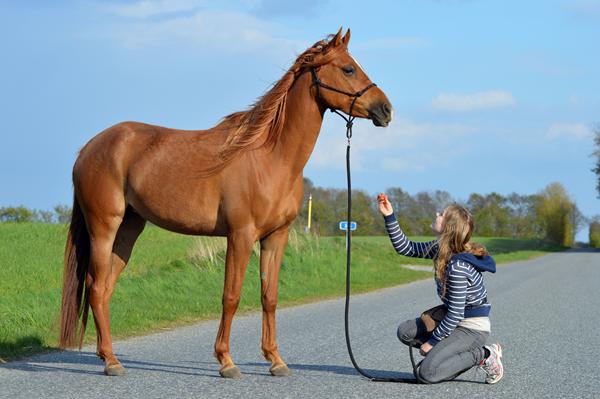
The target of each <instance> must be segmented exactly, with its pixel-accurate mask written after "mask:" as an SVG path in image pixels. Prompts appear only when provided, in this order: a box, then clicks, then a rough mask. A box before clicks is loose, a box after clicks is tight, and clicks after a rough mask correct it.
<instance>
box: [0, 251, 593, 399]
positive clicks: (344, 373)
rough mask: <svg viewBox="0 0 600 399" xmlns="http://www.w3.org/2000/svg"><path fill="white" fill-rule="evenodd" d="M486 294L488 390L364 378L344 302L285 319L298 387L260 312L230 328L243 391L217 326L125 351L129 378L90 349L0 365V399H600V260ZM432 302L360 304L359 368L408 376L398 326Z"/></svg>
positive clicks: (495, 285)
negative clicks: (263, 328)
mask: <svg viewBox="0 0 600 399" xmlns="http://www.w3.org/2000/svg"><path fill="white" fill-rule="evenodd" d="M340 264H342V262H340ZM355 267H356V266H355ZM307 284H310V282H307ZM486 284H487V288H488V291H489V298H490V302H491V303H492V306H493V309H492V329H493V331H492V337H491V341H492V342H495V341H499V342H501V343H502V346H503V348H504V363H505V377H504V379H503V380H502V381H501V382H500V383H499V384H498V385H495V386H488V385H485V384H483V383H482V381H483V379H484V375H483V373H482V372H480V371H475V370H472V371H469V372H467V373H466V374H464V375H463V376H461V377H459V379H460V381H453V382H450V383H443V384H438V385H430V386H422V385H406V384H393V383H374V382H369V381H367V380H365V379H364V378H362V377H360V376H359V375H358V374H357V373H356V372H355V370H354V368H353V367H352V365H351V363H350V360H349V358H348V354H347V352H346V345H345V341H344V327H343V326H344V320H343V313H344V312H343V310H344V302H343V300H342V299H339V300H330V301H325V302H321V303H315V304H309V305H303V306H297V307H293V308H288V309H282V310H280V311H279V312H278V325H279V346H280V349H281V352H282V355H283V357H284V359H285V360H286V361H287V362H288V364H289V366H290V368H291V369H292V371H293V373H294V375H293V376H292V377H289V378H275V377H271V376H270V375H269V371H268V364H267V362H266V361H265V360H264V359H263V358H262V356H261V354H260V348H259V345H260V343H259V341H260V317H261V315H260V313H254V314H251V315H248V316H243V317H237V318H236V319H234V323H233V333H232V354H233V357H234V360H235V361H236V362H237V365H238V366H239V367H240V369H241V371H242V372H243V373H244V379H242V380H239V381H232V380H224V379H222V378H221V377H219V374H218V365H217V363H216V361H214V360H213V358H212V352H213V343H214V339H215V335H216V332H217V328H218V322H217V321H210V322H204V323H200V324H197V325H194V326H190V327H186V328H181V329H178V330H174V331H168V332H164V333H160V334H154V335H150V336H146V337H140V338H135V339H130V340H127V341H122V342H116V343H115V351H116V352H117V354H118V355H119V356H120V359H121V361H122V362H123V364H124V366H125V367H126V368H127V370H128V374H127V375H126V376H125V377H121V378H117V377H112V378H109V377H105V376H104V375H102V363H101V362H100V360H99V359H97V358H96V357H95V356H94V350H95V348H93V347H86V348H84V350H83V351H82V352H61V353H55V354H48V355H42V356H36V357H33V358H29V359H26V360H24V361H19V362H12V363H7V364H4V365H0V397H1V398H11V399H13V398H77V399H81V398H102V399H106V398H144V399H150V398H234V397H244V398H256V397H264V398H313V397H315V398H367V397H371V398H386V397H392V396H393V397H398V398H419V399H422V398H461V399H465V398H511V399H514V398H600V378H599V376H598V375H599V370H600V369H599V366H598V362H599V359H600V343H599V342H600V341H599V339H600V338H599V334H598V331H599V327H600V311H599V310H598V309H600V287H599V285H600V252H590V251H584V250H582V251H579V252H578V251H569V252H564V253H558V254H552V255H547V256H544V257H542V258H538V259H535V260H532V261H525V262H516V263H511V264H507V265H503V266H500V268H499V270H498V272H497V273H496V274H495V275H489V274H487V275H486ZM199 293H201V289H199ZM435 303H436V298H435V296H434V286H433V282H432V281H420V282H417V283H412V284H409V285H406V286H401V287H397V288H392V289H385V290H381V291H378V292H375V293H370V294H364V295H357V296H354V297H353V298H352V300H351V322H350V323H351V340H352V342H353V349H354V354H355V356H356V358H357V361H358V362H359V364H360V365H361V367H363V368H365V369H367V370H370V371H372V372H374V373H378V374H381V375H386V376H392V375H398V373H400V374H402V375H404V376H408V372H409V370H410V362H409V359H408V352H407V349H406V348H405V347H404V346H402V345H401V344H400V343H399V342H398V340H397V339H396V326H397V324H398V323H399V322H400V321H402V320H404V319H407V318H410V317H415V315H417V314H418V313H419V311H421V310H423V309H425V308H427V307H429V306H432V305H434V304H435Z"/></svg>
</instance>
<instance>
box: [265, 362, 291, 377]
mask: <svg viewBox="0 0 600 399" xmlns="http://www.w3.org/2000/svg"><path fill="white" fill-rule="evenodd" d="M269 371H270V372H271V375H274V376H275V377H289V376H290V375H292V370H290V369H289V368H288V366H286V365H285V364H279V365H277V366H274V367H271V368H270V369H269Z"/></svg>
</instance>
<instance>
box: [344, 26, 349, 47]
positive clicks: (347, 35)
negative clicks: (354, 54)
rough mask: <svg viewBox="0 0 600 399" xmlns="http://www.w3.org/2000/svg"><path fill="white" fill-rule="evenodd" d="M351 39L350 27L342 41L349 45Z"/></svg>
mask: <svg viewBox="0 0 600 399" xmlns="http://www.w3.org/2000/svg"><path fill="white" fill-rule="evenodd" d="M349 41H350V28H348V30H347V31H346V34H345V35H344V37H343V38H342V43H344V44H345V45H346V46H348V42H349Z"/></svg>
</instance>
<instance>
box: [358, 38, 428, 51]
mask: <svg viewBox="0 0 600 399" xmlns="http://www.w3.org/2000/svg"><path fill="white" fill-rule="evenodd" d="M427 44H429V42H428V41H427V40H426V39H424V38H421V37H416V36H395V37H381V38H377V39H371V40H366V41H361V42H358V43H355V44H353V45H352V48H353V49H354V50H357V51H364V50H394V49H402V48H418V47H425V46H426V45H427Z"/></svg>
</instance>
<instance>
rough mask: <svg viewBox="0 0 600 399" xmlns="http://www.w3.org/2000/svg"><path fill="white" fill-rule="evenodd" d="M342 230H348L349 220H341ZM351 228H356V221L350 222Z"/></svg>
mask: <svg viewBox="0 0 600 399" xmlns="http://www.w3.org/2000/svg"><path fill="white" fill-rule="evenodd" d="M340 230H348V222H347V221H345V220H344V221H342V222H340ZM350 230H352V231H354V230H356V222H350Z"/></svg>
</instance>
